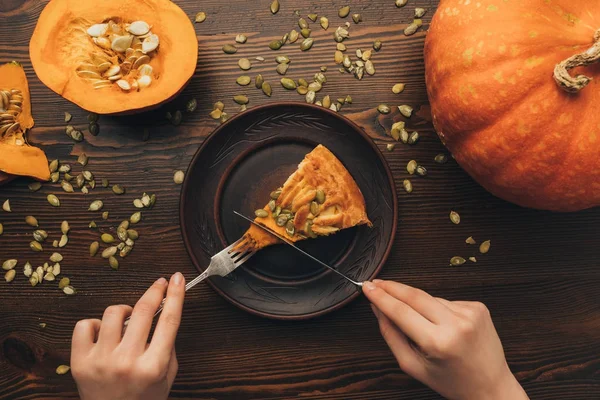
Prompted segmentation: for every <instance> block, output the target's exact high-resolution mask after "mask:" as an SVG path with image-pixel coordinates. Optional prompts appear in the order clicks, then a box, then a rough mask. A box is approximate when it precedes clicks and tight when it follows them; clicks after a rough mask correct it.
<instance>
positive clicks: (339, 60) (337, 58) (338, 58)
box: [333, 50, 344, 64]
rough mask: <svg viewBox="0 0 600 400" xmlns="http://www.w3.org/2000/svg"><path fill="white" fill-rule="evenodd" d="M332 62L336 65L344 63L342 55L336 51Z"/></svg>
mask: <svg viewBox="0 0 600 400" xmlns="http://www.w3.org/2000/svg"><path fill="white" fill-rule="evenodd" d="M333 61H335V63H336V64H341V63H342V62H344V53H342V52H341V51H339V50H336V51H335V53H334V55H333Z"/></svg>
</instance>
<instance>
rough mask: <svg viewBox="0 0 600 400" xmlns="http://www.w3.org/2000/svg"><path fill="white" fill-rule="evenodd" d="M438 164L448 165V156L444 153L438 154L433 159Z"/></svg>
mask: <svg viewBox="0 0 600 400" xmlns="http://www.w3.org/2000/svg"><path fill="white" fill-rule="evenodd" d="M433 160H434V161H435V162H436V163H437V164H446V162H447V161H448V156H446V155H445V154H443V153H440V154H438V155H437V156H435V158H434V159H433Z"/></svg>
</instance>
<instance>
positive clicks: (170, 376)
mask: <svg viewBox="0 0 600 400" xmlns="http://www.w3.org/2000/svg"><path fill="white" fill-rule="evenodd" d="M177 370H179V362H178V361H177V354H176V353H175V347H173V349H172V351H171V359H170V360H169V368H168V369H167V383H168V384H169V390H170V389H171V386H172V385H173V382H174V381H175V376H177Z"/></svg>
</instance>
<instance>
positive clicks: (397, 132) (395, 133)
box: [390, 121, 405, 141]
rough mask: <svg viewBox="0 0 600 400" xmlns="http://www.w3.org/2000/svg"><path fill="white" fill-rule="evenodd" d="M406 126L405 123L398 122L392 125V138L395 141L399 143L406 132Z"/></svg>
mask: <svg viewBox="0 0 600 400" xmlns="http://www.w3.org/2000/svg"><path fill="white" fill-rule="evenodd" d="M404 126H405V123H404V121H398V122H395V123H394V124H392V129H390V136H392V137H393V138H394V140H395V141H398V140H399V139H400V136H401V134H402V131H403V130H404Z"/></svg>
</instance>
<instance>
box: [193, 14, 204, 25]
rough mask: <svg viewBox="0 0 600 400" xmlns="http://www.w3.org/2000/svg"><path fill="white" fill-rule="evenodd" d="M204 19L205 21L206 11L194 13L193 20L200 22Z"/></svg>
mask: <svg viewBox="0 0 600 400" xmlns="http://www.w3.org/2000/svg"><path fill="white" fill-rule="evenodd" d="M204 21H206V13H205V12H204V11H200V12H199V13H198V14H196V18H195V22H196V23H199V24H201V23H202V22H204Z"/></svg>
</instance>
